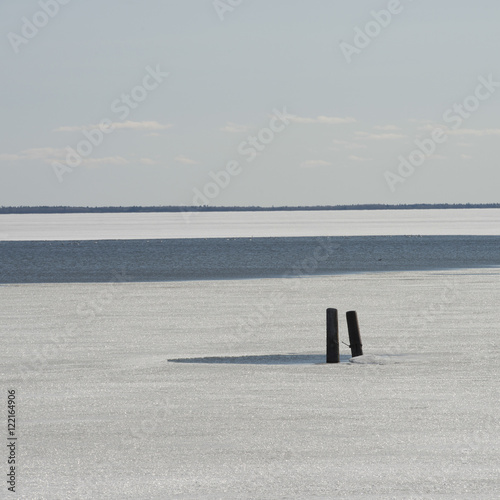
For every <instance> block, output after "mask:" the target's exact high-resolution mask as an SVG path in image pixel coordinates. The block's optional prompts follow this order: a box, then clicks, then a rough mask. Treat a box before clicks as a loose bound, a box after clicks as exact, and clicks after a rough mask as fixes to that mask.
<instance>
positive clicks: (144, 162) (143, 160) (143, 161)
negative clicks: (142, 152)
mask: <svg viewBox="0 0 500 500" xmlns="http://www.w3.org/2000/svg"><path fill="white" fill-rule="evenodd" d="M139 161H140V162H141V164H142V165H156V164H157V162H156V161H155V160H152V159H151V158H141V159H140V160H139Z"/></svg>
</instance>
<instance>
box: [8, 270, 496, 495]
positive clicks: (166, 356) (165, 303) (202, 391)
mask: <svg viewBox="0 0 500 500" xmlns="http://www.w3.org/2000/svg"><path fill="white" fill-rule="evenodd" d="M499 278H500V271H499V270H498V269H496V270H495V269H471V270H460V271H451V272H442V271H432V272H427V271H419V272H397V273H390V272H387V273H376V274H371V273H365V274H351V275H339V276H330V277H307V278H297V279H255V280H229V281H185V282H169V283H161V282H157V283H101V284H26V285H7V286H1V287H0V302H1V305H2V307H1V312H0V314H1V322H0V324H1V326H0V336H1V342H2V361H1V363H0V376H1V380H2V383H1V385H2V391H3V394H4V397H5V395H6V391H7V388H15V389H16V390H17V391H18V411H19V415H20V419H19V423H18V426H19V436H20V437H19V439H20V441H19V450H20V452H19V478H18V491H19V493H18V494H17V495H16V496H15V498H20V499H29V500H31V499H34V498H37V499H58V498H61V499H63V498H64V499H65V498H82V499H86V498H88V499H97V498H99V499H120V500H121V499H134V500H135V499H138V498H141V499H142V498H144V499H146V498H147V499H170V498H172V499H195V498H196V499H198V498H200V499H201V498H203V499H214V500H215V499H228V500H229V499H235V498H238V499H255V498H262V499H277V498H283V499H285V498H287V499H288V498H297V499H331V498H340V499H380V500H387V499H392V498H394V499H396V498H397V499H446V500H454V499H458V498H460V499H462V498H463V499H491V500H493V499H497V498H499V497H500V482H499V481H500V479H499V473H498V472H499V469H498V464H499V463H500V432H499V431H500V429H499V415H500V397H499V385H498V380H499V376H500V373H499V371H500V369H499V367H500V363H499V361H500V350H499V344H498V333H499V326H498V325H499V324H500V309H499V307H498V304H499V303H500V287H499V286H498V284H499ZM327 307H337V308H338V309H339V312H340V318H341V338H342V340H344V341H347V333H346V328H345V322H344V321H343V315H344V313H345V311H346V310H350V309H356V310H357V311H358V315H359V319H360V326H361V332H362V336H363V343H364V350H365V356H364V357H363V358H358V361H359V362H358V363H350V362H349V350H348V348H347V347H345V346H342V350H341V352H342V362H341V363H340V364H339V365H326V364H324V363H323V360H324V345H325V338H324V337H325V333H324V330H325V326H324V315H325V309H326V308H327ZM4 487H5V485H4ZM13 498H14V496H13Z"/></svg>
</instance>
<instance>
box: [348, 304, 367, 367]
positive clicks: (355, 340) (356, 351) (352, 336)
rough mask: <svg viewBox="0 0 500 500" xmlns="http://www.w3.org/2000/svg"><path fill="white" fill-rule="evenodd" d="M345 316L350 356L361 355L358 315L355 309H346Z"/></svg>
mask: <svg viewBox="0 0 500 500" xmlns="http://www.w3.org/2000/svg"><path fill="white" fill-rule="evenodd" d="M346 318H347V329H348V330H349V343H350V344H351V345H350V346H349V347H350V348H351V353H352V357H353V358H355V357H357V356H363V344H362V343H361V335H360V334H359V324H358V315H357V314H356V311H348V312H347V313H346Z"/></svg>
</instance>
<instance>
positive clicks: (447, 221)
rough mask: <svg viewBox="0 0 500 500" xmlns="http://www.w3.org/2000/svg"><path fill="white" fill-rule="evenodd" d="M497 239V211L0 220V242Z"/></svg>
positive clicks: (186, 214) (65, 216)
mask: <svg viewBox="0 0 500 500" xmlns="http://www.w3.org/2000/svg"><path fill="white" fill-rule="evenodd" d="M377 235H492V236H498V235H500V209H447V210H350V211H348V210H346V211H342V210H339V211H335V210H331V211H297V212H203V213H201V212H182V213H118V214H109V213H107V214H102V213H101V214H9V215H6V214H2V215H0V241H27V240H65V241H67V240H97V239H110V240H111V239H118V240H123V239H167V238H236V237H288V236H377Z"/></svg>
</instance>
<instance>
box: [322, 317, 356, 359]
mask: <svg viewBox="0 0 500 500" xmlns="http://www.w3.org/2000/svg"><path fill="white" fill-rule="evenodd" d="M346 318H347V329H348V330H349V343H350V344H351V345H350V346H349V347H350V348H351V353H352V357H353V358H355V357H356V356H362V355H363V345H362V344H361V335H360V333H359V324H358V316H357V314H356V311H348V312H347V313H346ZM326 362H327V363H340V353H339V320H338V311H337V309H333V308H329V309H327V310H326Z"/></svg>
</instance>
